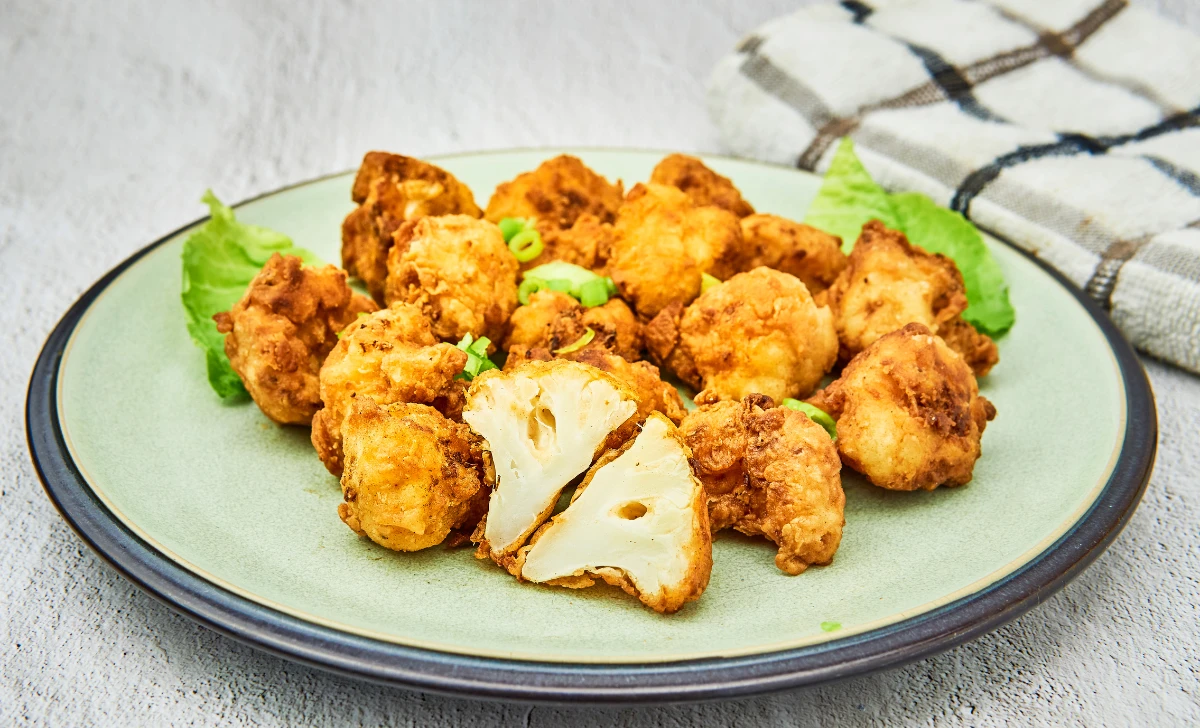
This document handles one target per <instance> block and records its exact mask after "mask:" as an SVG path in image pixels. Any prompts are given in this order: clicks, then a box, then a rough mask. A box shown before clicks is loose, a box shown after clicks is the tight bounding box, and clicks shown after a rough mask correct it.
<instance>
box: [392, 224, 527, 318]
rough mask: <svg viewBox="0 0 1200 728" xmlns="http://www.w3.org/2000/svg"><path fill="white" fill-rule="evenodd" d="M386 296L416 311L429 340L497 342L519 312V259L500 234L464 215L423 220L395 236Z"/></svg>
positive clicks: (407, 225)
mask: <svg viewBox="0 0 1200 728" xmlns="http://www.w3.org/2000/svg"><path fill="white" fill-rule="evenodd" d="M395 241H396V242H395V244H394V245H393V246H392V249H391V250H390V251H389V252H388V274H387V287H386V290H385V296H386V298H387V302H388V303H389V304H391V303H395V302H397V301H402V302H405V303H411V304H413V305H416V306H420V307H421V310H422V311H424V312H425V315H427V316H428V317H429V320H430V322H431V325H432V328H433V335H434V336H436V337H438V338H439V339H441V340H442V341H453V342H457V341H459V340H461V339H462V338H463V337H464V336H466V335H467V334H471V335H473V336H475V337H476V338H479V337H483V336H486V337H488V338H489V339H491V340H493V341H499V340H500V338H501V337H502V336H503V335H504V327H505V323H506V322H507V321H508V317H509V316H510V315H511V314H512V312H513V310H514V309H515V308H516V307H517V259H516V258H514V257H513V255H512V252H511V251H510V250H509V249H508V246H507V245H505V244H504V236H503V235H501V234H500V229H499V228H497V227H496V226H495V225H493V224H492V223H490V222H488V221H486V220H477V219H475V218H473V217H468V216H466V215H443V216H441V217H423V218H421V219H419V220H416V221H414V222H407V223H404V224H403V225H401V226H400V227H399V229H397V230H396V234H395Z"/></svg>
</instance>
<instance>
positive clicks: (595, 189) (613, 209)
mask: <svg viewBox="0 0 1200 728" xmlns="http://www.w3.org/2000/svg"><path fill="white" fill-rule="evenodd" d="M623 195H624V187H623V186H622V184H621V181H620V180H617V182H616V183H615V184H610V183H609V182H608V180H606V179H604V178H603V177H601V176H600V175H598V174H596V173H595V172H593V171H592V170H591V169H590V168H589V167H588V166H587V165H586V164H584V163H583V161H581V160H580V159H579V158H578V157H572V156H570V155H568V154H562V155H559V156H557V157H555V158H554V159H547V160H546V161H545V162H542V163H541V164H540V165H538V168H537V169H535V170H533V171H531V172H525V173H524V174H520V175H517V176H516V178H514V179H512V180H510V181H508V182H503V183H501V184H500V185H498V186H497V187H496V191H495V192H494V193H492V199H490V200H488V205H487V212H486V213H484V217H485V218H487V219H488V220H491V221H492V222H496V223H498V222H500V221H501V220H503V219H504V218H506V217H523V218H533V219H536V220H537V221H538V229H539V230H541V231H542V234H543V235H545V234H547V233H548V232H549V231H551V230H568V229H570V228H571V227H572V226H573V225H575V223H576V222H577V221H578V220H579V219H580V218H581V217H583V216H584V215H593V216H595V217H596V218H597V219H598V221H599V222H602V223H605V222H612V221H613V218H614V217H616V214H617V208H618V207H620V206H621V198H622V196H623ZM543 262H545V261H543Z"/></svg>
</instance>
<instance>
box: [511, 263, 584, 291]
mask: <svg viewBox="0 0 1200 728" xmlns="http://www.w3.org/2000/svg"><path fill="white" fill-rule="evenodd" d="M524 277H525V278H541V279H542V280H543V281H550V280H554V279H555V278H564V279H566V280H568V281H571V284H572V285H573V286H582V285H583V284H584V283H587V282H588V281H590V280H593V279H595V278H599V277H600V276H598V275H596V274H595V273H593V272H591V271H590V270H588V269H587V268H584V267H583V266H578V265H575V264H574V263H564V262H563V261H561V260H555V261H552V262H550V263H543V264H542V265H539V266H538V267H536V268H530V269H529V270H527V271H525V276H524Z"/></svg>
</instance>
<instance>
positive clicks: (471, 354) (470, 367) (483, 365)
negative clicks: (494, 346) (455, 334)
mask: <svg viewBox="0 0 1200 728" xmlns="http://www.w3.org/2000/svg"><path fill="white" fill-rule="evenodd" d="M491 343H492V341H491V339H489V338H488V337H486V336H480V337H479V338H478V339H476V338H474V337H473V336H471V334H470V333H469V332H468V333H467V335H466V336H464V337H463V338H462V341H459V342H458V343H457V344H455V346H457V347H458V348H459V349H462V350H463V351H465V352H467V365H466V366H465V367H463V370H462V371H461V372H459V373H458V374H455V375H454V378H455V379H465V380H467V381H468V382H469V381H471V380H472V379H474V378H475V377H477V376H479V375H480V374H482V373H483V372H486V371H487V370H489V369H497V368H498V367H497V366H496V363H495V362H493V361H492V360H491V359H489V358H488V355H487V350H488V347H489V346H491Z"/></svg>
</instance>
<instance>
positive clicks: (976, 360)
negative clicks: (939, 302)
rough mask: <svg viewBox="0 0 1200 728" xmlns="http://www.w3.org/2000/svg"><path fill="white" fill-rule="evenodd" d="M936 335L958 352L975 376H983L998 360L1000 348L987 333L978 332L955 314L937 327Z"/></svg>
mask: <svg viewBox="0 0 1200 728" xmlns="http://www.w3.org/2000/svg"><path fill="white" fill-rule="evenodd" d="M938 336H940V337H941V338H942V340H943V341H945V342H946V346H949V347H950V348H951V349H954V350H955V351H956V352H958V355H959V356H961V357H962V358H963V361H965V362H966V363H967V366H969V367H971V371H973V372H975V376H977V377H984V376H987V373H988V372H990V371H991V370H992V367H994V366H996V364H997V362H999V361H1000V350H999V349H997V348H996V342H994V341H992V339H991V337H989V336H988V335H987V334H983V333H980V332H979V331H977V330H976V329H975V327H974V326H972V325H971V324H969V323H968V322H966V321H964V320H963V318H962V316H955V317H954V318H952V319H950V320H949V321H947V322H946V323H945V324H942V325H941V326H939V327H938Z"/></svg>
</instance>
